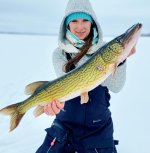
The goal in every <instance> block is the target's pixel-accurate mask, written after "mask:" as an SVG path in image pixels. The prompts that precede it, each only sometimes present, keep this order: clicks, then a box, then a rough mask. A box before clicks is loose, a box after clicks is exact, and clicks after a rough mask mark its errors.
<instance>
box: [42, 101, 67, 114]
mask: <svg viewBox="0 0 150 153" xmlns="http://www.w3.org/2000/svg"><path fill="white" fill-rule="evenodd" d="M64 105H65V103H64V102H60V101H58V100H54V101H52V102H50V103H49V104H47V105H45V106H44V113H45V114H47V115H56V114H58V113H59V112H60V111H61V110H62V109H63V108H64Z"/></svg>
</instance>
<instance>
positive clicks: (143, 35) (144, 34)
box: [141, 33, 150, 37]
mask: <svg viewBox="0 0 150 153" xmlns="http://www.w3.org/2000/svg"><path fill="white" fill-rule="evenodd" d="M141 36H142V37H150V33H142V34H141Z"/></svg>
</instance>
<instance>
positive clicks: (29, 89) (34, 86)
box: [25, 81, 49, 95]
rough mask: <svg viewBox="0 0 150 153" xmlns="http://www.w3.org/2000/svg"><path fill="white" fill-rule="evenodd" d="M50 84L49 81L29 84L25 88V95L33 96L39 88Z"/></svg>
mask: <svg viewBox="0 0 150 153" xmlns="http://www.w3.org/2000/svg"><path fill="white" fill-rule="evenodd" d="M48 82H49V81H37V82H33V83H30V84H28V85H27V86H26V87H25V94H27V95H32V94H33V93H34V92H35V91H36V89H37V88H39V87H41V86H42V85H44V84H46V83H48Z"/></svg>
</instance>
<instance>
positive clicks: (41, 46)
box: [0, 34, 150, 153]
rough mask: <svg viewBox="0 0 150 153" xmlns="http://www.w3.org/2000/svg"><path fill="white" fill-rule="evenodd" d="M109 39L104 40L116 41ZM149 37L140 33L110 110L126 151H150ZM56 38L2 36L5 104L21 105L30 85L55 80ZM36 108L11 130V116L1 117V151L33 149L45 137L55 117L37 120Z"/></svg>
mask: <svg viewBox="0 0 150 153" xmlns="http://www.w3.org/2000/svg"><path fill="white" fill-rule="evenodd" d="M111 39H112V37H106V38H105V40H106V41H108V40H111ZM149 42H150V38H149V37H141V38H140V39H139V42H138V44H137V53H136V54H135V55H134V56H132V57H130V58H129V59H128V66H127V80H126V84H125V86H124V88H123V89H122V91H121V92H120V93H118V94H114V93H111V95H112V99H111V107H110V109H111V111H112V117H113V120H114V126H115V133H114V135H115V138H116V139H119V140H120V144H119V146H117V149H118V152H122V153H131V152H136V153H141V152H142V153H147V152H148V150H149V137H150V132H149V129H150V122H149V118H148V117H149V116H150V113H149V107H150V104H149V98H148V95H149V89H148V88H149V86H150V81H149V78H150V72H149V69H150V67H149V64H148V61H149V59H148V58H149V56H150V52H149ZM56 46H57V36H48V35H47V36H44V35H43V36H41V35H15V34H14V35H9V34H0V108H3V107H5V106H7V105H10V104H12V103H17V102H20V101H22V100H24V99H25V98H27V96H26V95H25V94H24V88H25V86H26V85H27V84H29V83H31V82H33V81H39V80H53V79H54V78H56V75H55V73H54V69H53V65H52V56H51V53H52V51H53V50H54V49H55V48H56ZM32 112H33V109H31V110H29V111H28V112H27V113H26V115H25V116H24V117H23V119H22V121H21V123H20V125H19V127H18V128H17V129H15V130H14V131H13V132H11V133H9V117H5V116H0V153H34V152H35V151H36V150H37V148H38V147H39V146H40V145H41V143H42V142H43V140H44V137H45V134H46V133H45V131H44V129H45V128H47V127H49V126H50V125H51V123H52V121H53V119H54V116H47V115H41V116H40V117H38V118H34V116H33V114H32Z"/></svg>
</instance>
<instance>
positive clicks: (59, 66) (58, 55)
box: [53, 48, 67, 77]
mask: <svg viewBox="0 0 150 153" xmlns="http://www.w3.org/2000/svg"><path fill="white" fill-rule="evenodd" d="M66 62H67V59H66V58H65V56H64V55H63V51H62V50H61V49H59V48H57V49H55V50H54V52H53V66H54V70H55V73H56V75H57V77H60V76H63V75H65V74H66V73H65V72H64V71H63V67H64V65H65V64H66Z"/></svg>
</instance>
